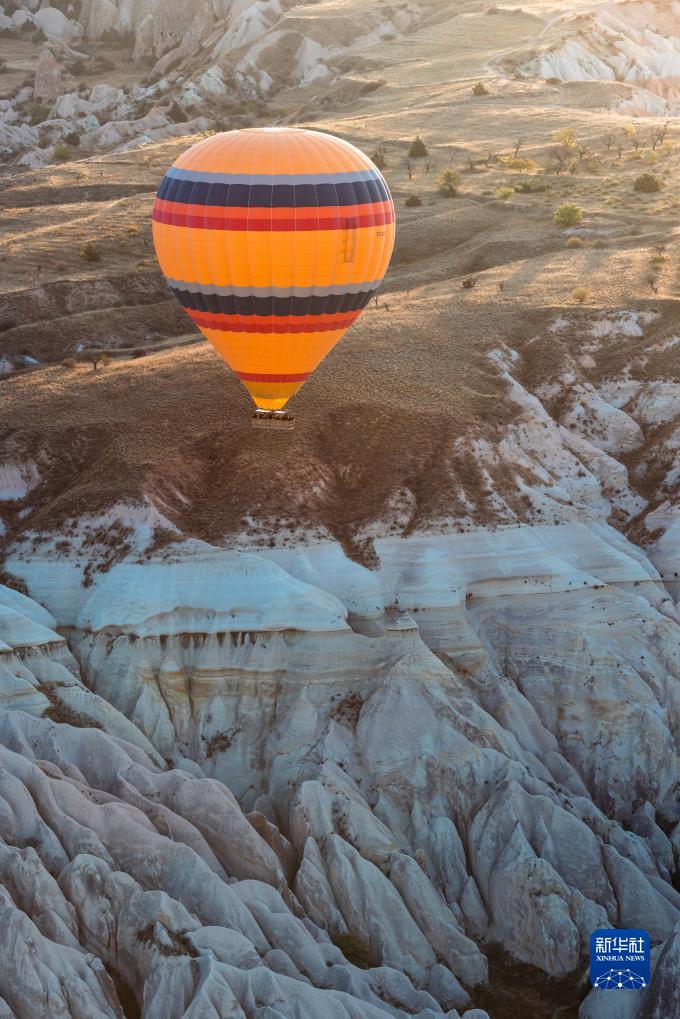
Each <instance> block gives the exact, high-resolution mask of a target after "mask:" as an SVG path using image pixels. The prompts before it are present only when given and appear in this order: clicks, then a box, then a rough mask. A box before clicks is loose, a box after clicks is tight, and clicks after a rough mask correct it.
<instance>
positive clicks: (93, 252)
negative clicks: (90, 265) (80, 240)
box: [80, 241, 102, 262]
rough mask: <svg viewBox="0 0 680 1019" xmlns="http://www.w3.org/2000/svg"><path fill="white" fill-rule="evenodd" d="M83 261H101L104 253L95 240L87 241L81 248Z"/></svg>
mask: <svg viewBox="0 0 680 1019" xmlns="http://www.w3.org/2000/svg"><path fill="white" fill-rule="evenodd" d="M80 257H81V258H82V260H83V262H101V260H102V253H101V251H100V250H99V248H98V247H97V245H96V244H95V243H94V242H93V241H87V242H86V243H85V244H83V246H82V248H81V249H80Z"/></svg>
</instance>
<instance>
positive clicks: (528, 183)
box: [512, 177, 548, 195]
mask: <svg viewBox="0 0 680 1019" xmlns="http://www.w3.org/2000/svg"><path fill="white" fill-rule="evenodd" d="M512 186H513V187H514V189H515V191H517V192H519V193H520V194H522V195H533V194H542V193H543V192H545V191H547V190H548V185H547V184H546V182H545V181H544V180H535V179H534V178H533V177H530V178H529V180H521V181H519V182H518V183H517V184H513V185H512Z"/></svg>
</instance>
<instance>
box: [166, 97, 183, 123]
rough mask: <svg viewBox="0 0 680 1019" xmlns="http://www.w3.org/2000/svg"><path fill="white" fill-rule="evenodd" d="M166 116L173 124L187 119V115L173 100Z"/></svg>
mask: <svg viewBox="0 0 680 1019" xmlns="http://www.w3.org/2000/svg"><path fill="white" fill-rule="evenodd" d="M168 118H169V119H170V120H172V122H173V123H174V124H181V123H183V122H184V121H185V120H186V119H187V115H186V113H185V112H184V110H183V109H182V107H181V106H180V105H179V103H177V102H173V104H172V106H171V107H170V109H169V110H168Z"/></svg>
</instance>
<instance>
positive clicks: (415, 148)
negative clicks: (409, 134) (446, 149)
mask: <svg viewBox="0 0 680 1019" xmlns="http://www.w3.org/2000/svg"><path fill="white" fill-rule="evenodd" d="M429 154H430V152H429V149H428V147H427V145H426V144H425V142H424V141H423V139H422V138H421V137H420V135H416V137H415V138H414V139H413V141H412V142H411V147H410V149H409V150H408V155H409V159H424V158H425V156H429Z"/></svg>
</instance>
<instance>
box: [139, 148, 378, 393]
mask: <svg viewBox="0 0 680 1019" xmlns="http://www.w3.org/2000/svg"><path fill="white" fill-rule="evenodd" d="M394 229H395V226H394V204H393V202H392V198H391V196H390V193H389V190H388V188H387V185H386V183H385V181H384V179H383V177H382V176H381V174H380V172H379V171H378V169H377V167H376V166H375V165H374V164H373V163H372V162H371V160H370V159H369V158H368V157H367V156H365V155H364V154H363V153H362V152H360V151H359V149H357V148H355V147H354V146H353V145H350V144H349V143H348V142H345V141H342V140H340V139H339V138H335V137H333V136H332V135H327V134H323V133H321V132H318V131H307V130H303V129H297V128H253V129H247V130H241V131H229V132H227V133H225V134H217V135H213V136H211V137H208V138H205V139H203V140H202V141H200V142H198V143H197V144H196V145H194V146H192V147H191V148H190V149H188V150H187V151H186V152H185V153H184V154H183V155H182V156H181V157H180V158H179V159H178V160H177V162H176V163H175V164H174V165H173V166H172V167H171V168H170V170H169V171H168V173H167V175H166V177H165V178H164V180H163V182H162V184H161V187H160V190H159V191H158V195H157V197H156V201H155V203H154V208H153V237H154V244H155V247H156V253H157V256H158V260H159V262H160V266H161V269H162V271H163V273H164V275H165V277H166V279H167V281H168V284H169V286H170V287H171V289H172V291H173V292H174V294H175V295H176V297H177V298H178V299H179V301H180V302H181V303H182V305H183V306H184V308H185V309H186V311H187V313H188V314H189V316H190V317H191V318H192V319H193V321H194V323H195V324H196V326H197V327H198V328H199V329H200V330H201V332H202V333H203V334H204V335H205V336H206V337H207V339H208V340H209V341H210V342H211V343H212V345H213V347H214V348H215V349H216V350H217V352H218V353H219V354H220V355H221V357H222V358H223V359H224V360H225V361H226V362H227V364H228V365H229V366H230V367H231V369H232V370H233V371H234V372H235V373H236V375H237V376H238V378H239V379H240V380H241V381H242V383H243V384H244V386H245V387H246V389H247V390H248V392H249V393H250V395H251V396H252V398H253V400H254V402H255V404H256V406H257V407H258V408H261V409H262V410H271V411H274V410H280V409H281V408H283V407H284V406H285V404H286V403H287V402H288V400H289V399H290V398H291V396H293V394H294V393H296V392H297V390H298V389H299V388H300V387H301V386H302V385H303V383H304V382H305V380H306V379H308V378H309V376H310V375H311V373H312V372H313V371H314V369H315V368H316V367H317V365H318V364H319V363H320V362H321V361H322V360H323V358H324V357H325V356H326V354H328V352H329V351H330V350H332V348H333V347H334V346H335V344H336V343H338V341H339V340H340V339H342V337H343V336H344V334H345V332H346V331H347V330H348V329H349V327H350V326H351V325H352V323H353V322H355V321H356V319H357V318H358V316H359V315H360V314H361V311H362V309H363V308H365V307H366V305H367V304H368V302H369V300H370V299H371V297H372V296H373V295H374V294H375V292H376V290H377V288H378V287H379V285H380V283H381V281H382V279H383V277H384V275H385V272H386V271H387V267H388V265H389V261H390V257H391V254H392V248H393V245H394Z"/></svg>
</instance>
